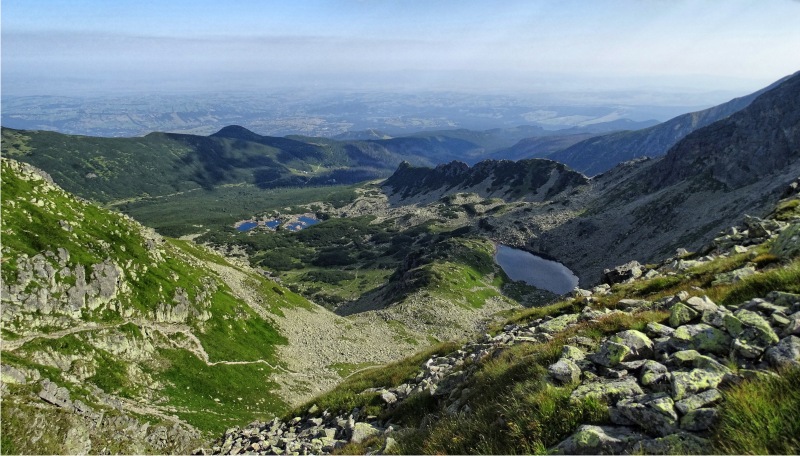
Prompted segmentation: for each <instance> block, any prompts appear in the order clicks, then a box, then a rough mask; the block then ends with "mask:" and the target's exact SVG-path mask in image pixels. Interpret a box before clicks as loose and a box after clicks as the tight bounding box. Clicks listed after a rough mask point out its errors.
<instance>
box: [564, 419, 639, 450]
mask: <svg viewBox="0 0 800 456" xmlns="http://www.w3.org/2000/svg"><path fill="white" fill-rule="evenodd" d="M646 438H647V436H645V435H644V434H641V433H639V432H636V431H634V430H632V429H631V428H629V427H625V426H594V425H591V424H584V425H582V426H581V427H579V428H578V430H577V431H576V432H575V433H574V434H572V435H571V436H569V437H567V438H566V439H564V440H563V441H562V442H561V443H559V444H558V445H556V446H555V447H553V448H551V449H550V451H549V452H550V453H552V454H622V453H628V452H630V448H631V447H633V445H634V444H635V443H636V442H639V441H641V440H642V439H646Z"/></svg>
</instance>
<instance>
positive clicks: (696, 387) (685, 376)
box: [671, 369, 725, 401]
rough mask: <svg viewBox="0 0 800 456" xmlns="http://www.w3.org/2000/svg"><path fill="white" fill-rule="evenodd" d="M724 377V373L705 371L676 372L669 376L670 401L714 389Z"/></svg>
mask: <svg viewBox="0 0 800 456" xmlns="http://www.w3.org/2000/svg"><path fill="white" fill-rule="evenodd" d="M724 377H725V373H723V372H717V371H712V370H706V369H692V370H690V371H688V372H684V371H676V372H672V376H671V380H672V381H671V394H672V399H673V400H675V401H680V400H681V399H683V398H685V397H687V396H689V395H691V394H695V393H700V392H703V391H705V390H708V389H711V388H716V387H717V385H719V383H720V382H721V381H722V379H723V378H724Z"/></svg>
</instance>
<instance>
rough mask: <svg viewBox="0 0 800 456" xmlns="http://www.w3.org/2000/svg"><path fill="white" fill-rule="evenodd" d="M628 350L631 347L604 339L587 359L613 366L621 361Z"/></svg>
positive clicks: (629, 350)
mask: <svg viewBox="0 0 800 456" xmlns="http://www.w3.org/2000/svg"><path fill="white" fill-rule="evenodd" d="M630 352H631V349H630V348H629V347H627V346H625V345H623V344H620V343H617V342H614V341H612V340H606V341H605V342H603V345H601V346H600V348H599V349H598V350H597V352H596V353H593V354H591V355H589V359H591V360H592V361H593V362H595V363H597V364H599V365H601V366H605V367H614V366H616V365H617V364H619V363H621V362H622V361H623V360H624V359H625V357H626V356H628V355H629V354H630Z"/></svg>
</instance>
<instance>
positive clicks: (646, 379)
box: [639, 360, 670, 391]
mask: <svg viewBox="0 0 800 456" xmlns="http://www.w3.org/2000/svg"><path fill="white" fill-rule="evenodd" d="M639 381H640V382H641V384H642V386H646V387H648V388H650V389H652V390H655V391H666V390H667V389H669V385H670V373H669V370H668V369H667V366H665V365H663V364H661V363H659V362H657V361H653V360H647V361H645V363H644V365H642V370H641V371H640V373H639Z"/></svg>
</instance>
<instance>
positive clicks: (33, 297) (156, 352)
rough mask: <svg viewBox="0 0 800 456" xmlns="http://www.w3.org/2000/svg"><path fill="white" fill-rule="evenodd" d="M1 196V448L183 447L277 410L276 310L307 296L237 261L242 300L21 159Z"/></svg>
mask: <svg viewBox="0 0 800 456" xmlns="http://www.w3.org/2000/svg"><path fill="white" fill-rule="evenodd" d="M2 191H3V198H2V246H3V247H2V279H3V280H2V281H3V289H2V312H3V314H2V317H3V318H2V335H3V348H2V368H3V382H4V383H3V387H2V389H3V411H2V413H3V420H2V426H3V428H2V434H3V452H4V453H14V452H23V453H29V452H44V453H69V452H84V451H90V452H100V451H102V450H103V448H106V449H107V450H108V451H112V452H157V453H162V452H172V451H175V452H187V451H190V450H191V449H192V445H196V444H197V443H198V442H199V441H200V440H201V439H202V438H203V436H205V435H208V433H210V432H220V431H221V430H222V429H224V428H225V427H226V426H228V425H230V424H231V423H240V422H246V421H250V420H253V419H256V418H259V417H261V418H269V417H271V416H274V415H275V414H276V413H280V412H281V411H283V410H285V409H286V407H287V404H286V402H285V401H284V400H283V399H282V398H281V397H280V396H279V394H278V392H277V390H278V385H277V384H276V383H275V380H274V374H276V373H277V372H281V370H283V369H285V367H284V363H283V362H282V361H281V359H280V357H279V356H278V354H277V352H276V348H277V347H279V346H282V345H285V344H286V343H287V339H286V337H285V336H284V335H282V334H281V332H280V330H279V328H278V326H276V324H275V319H278V318H280V316H281V315H283V312H285V311H286V310H287V309H297V308H309V309H310V308H311V305H310V304H309V303H308V302H307V301H305V300H304V299H303V298H301V297H299V296H297V295H295V294H294V293H292V292H291V291H289V290H287V289H285V288H283V287H282V286H279V285H277V284H275V283H273V282H270V281H268V280H266V279H264V278H263V277H261V276H260V275H258V274H254V273H252V272H248V271H246V270H239V273H240V274H241V275H242V276H243V277H245V278H246V280H247V281H248V282H249V283H250V285H249V286H250V289H251V290H254V291H255V292H257V293H258V294H259V296H260V298H259V301H258V303H253V302H246V301H244V300H243V299H242V294H243V291H242V290H240V289H236V288H235V287H234V284H233V283H232V282H231V281H229V280H227V281H226V280H225V279H224V276H221V275H220V273H219V272H217V270H219V269H220V268H222V269H226V270H237V269H236V267H235V266H233V265H231V264H228V263H227V262H226V261H225V260H223V259H222V258H221V257H218V256H217V255H214V254H211V253H210V252H208V251H206V250H205V249H201V248H198V247H196V246H194V245H193V244H190V243H187V242H184V241H177V240H173V239H166V238H162V237H160V236H159V235H157V234H156V233H155V232H153V231H152V230H149V229H146V228H144V227H142V226H141V225H139V224H138V223H136V222H134V221H133V220H131V219H130V218H128V217H126V216H123V215H121V214H117V213H112V212H108V211H106V210H104V209H101V208H99V207H97V206H95V205H94V204H92V203H89V202H87V201H85V200H82V199H79V198H76V197H74V196H72V195H69V194H67V193H65V192H64V191H62V190H61V189H60V188H58V187H57V186H55V185H54V184H53V183H52V182H50V181H49V178H48V177H47V176H46V175H42V174H39V173H38V172H37V171H35V170H34V169H32V168H30V167H28V166H27V165H25V164H21V163H19V162H15V161H12V160H8V159H5V158H4V159H3V161H2ZM62 388H63V389H62ZM98 417H102V419H100V418H98ZM35 423H46V424H41V425H39V424H35ZM148 423H149V424H148ZM124 428H131V429H136V430H137V431H136V433H133V434H130V435H125V436H123V437H112V436H114V435H117V434H118V433H119V432H121V431H120V430H121V429H124ZM75 429H77V430H75ZM87 429H94V430H93V431H92V432H88V431H87V432H85V433H82V430H87ZM137 433H138V434H137ZM154 436H155V437H154ZM162 437H163V438H162ZM115 439H117V440H115Z"/></svg>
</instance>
